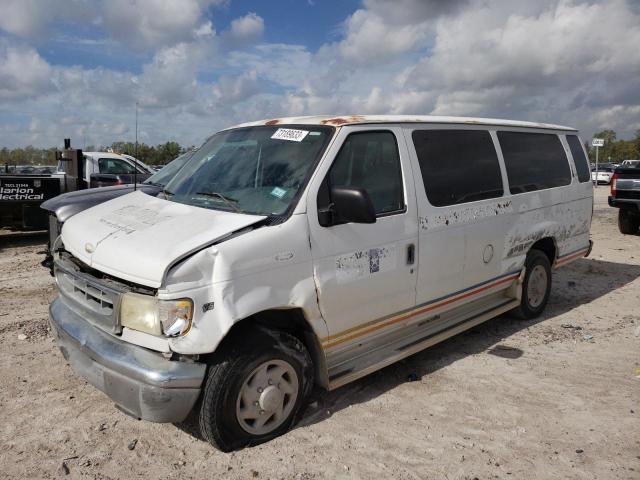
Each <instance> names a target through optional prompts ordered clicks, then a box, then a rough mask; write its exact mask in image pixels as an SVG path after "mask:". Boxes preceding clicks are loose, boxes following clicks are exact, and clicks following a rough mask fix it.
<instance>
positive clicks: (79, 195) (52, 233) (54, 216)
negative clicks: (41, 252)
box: [40, 151, 193, 274]
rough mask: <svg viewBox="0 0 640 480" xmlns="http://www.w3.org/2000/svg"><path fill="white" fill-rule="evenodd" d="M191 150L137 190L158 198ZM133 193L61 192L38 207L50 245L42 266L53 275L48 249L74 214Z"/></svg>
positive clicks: (120, 188)
mask: <svg viewBox="0 0 640 480" xmlns="http://www.w3.org/2000/svg"><path fill="white" fill-rule="evenodd" d="M192 154H193V152H192V151H189V152H187V153H184V154H182V155H180V156H179V157H178V158H176V159H175V160H173V161H172V162H170V163H169V164H167V165H166V166H165V167H164V168H162V169H161V170H159V171H158V172H156V173H154V174H153V175H151V176H150V177H149V178H147V179H146V180H145V181H144V182H142V183H141V184H139V185H138V186H137V190H138V191H140V192H142V193H145V194H147V195H152V196H154V195H157V194H158V193H160V192H161V191H162V189H163V188H164V187H165V185H166V184H167V183H168V182H169V181H170V180H171V179H172V178H173V177H174V176H175V174H176V173H177V172H178V171H179V170H180V169H181V168H182V166H183V165H184V164H185V163H186V161H187V160H188V159H189V157H190V156H191V155H192ZM133 191H134V185H133V184H128V185H115V186H111V187H101V188H89V189H86V190H78V191H75V192H69V193H63V194H62V195H58V196H56V197H54V198H51V199H50V200H47V201H45V202H44V203H42V205H41V206H40V207H41V208H42V209H43V210H44V211H45V212H47V214H48V216H49V222H48V229H49V243H48V246H47V250H46V258H45V260H44V261H43V262H42V265H43V266H45V267H47V268H49V269H51V274H53V257H52V256H51V246H52V245H53V244H54V242H55V240H56V239H57V238H58V236H59V235H60V231H61V230H62V225H63V224H64V222H66V221H67V220H68V219H69V218H71V217H72V216H73V215H75V214H77V213H79V212H82V211H83V210H86V209H87V208H91V207H94V206H95V205H98V204H100V203H103V202H106V201H108V200H112V199H114V198H117V197H121V196H123V195H126V194H128V193H131V192H133Z"/></svg>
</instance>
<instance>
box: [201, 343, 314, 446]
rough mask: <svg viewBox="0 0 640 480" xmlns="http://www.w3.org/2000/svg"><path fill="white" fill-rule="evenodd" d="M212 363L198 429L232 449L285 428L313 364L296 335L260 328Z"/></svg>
mask: <svg viewBox="0 0 640 480" xmlns="http://www.w3.org/2000/svg"><path fill="white" fill-rule="evenodd" d="M243 343H244V344H245V345H244V346H238V347H237V348H232V349H229V353H228V354H227V355H225V358H224V359H222V360H221V361H219V362H217V363H215V364H213V365H211V366H210V367H209V372H208V375H207V379H206V384H205V387H204V392H203V395H202V402H201V406H200V412H199V424H200V432H201V433H202V436H203V437H204V438H205V439H207V440H208V441H209V442H210V443H211V444H212V445H213V446H215V447H217V448H218V449H220V450H222V451H224V452H229V451H231V450H236V449H239V448H242V447H245V446H250V445H256V444H259V443H263V442H266V441H268V440H270V439H272V438H275V437H277V436H279V435H282V434H283V433H285V432H286V431H287V430H288V429H289V428H290V427H291V425H293V423H294V422H295V421H296V420H297V418H298V416H299V413H300V412H301V410H302V407H303V406H304V402H305V400H306V398H307V396H308V394H309V392H310V390H311V387H312V385H313V365H312V362H311V358H310V356H309V353H308V352H307V349H306V348H305V346H304V345H303V344H302V342H300V340H298V339H297V338H295V337H294V336H292V335H289V334H286V333H283V332H276V331H259V332H258V333H257V334H256V335H255V337H254V338H252V339H245V342H243Z"/></svg>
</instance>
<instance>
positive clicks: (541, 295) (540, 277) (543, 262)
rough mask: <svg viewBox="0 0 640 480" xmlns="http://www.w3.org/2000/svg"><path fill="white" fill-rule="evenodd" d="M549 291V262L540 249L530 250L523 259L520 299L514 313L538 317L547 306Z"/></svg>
mask: <svg viewBox="0 0 640 480" xmlns="http://www.w3.org/2000/svg"><path fill="white" fill-rule="evenodd" d="M550 292H551V264H550V263H549V259H548V258H547V256H546V255H545V254H544V252H541V251H540V250H531V251H530V252H529V253H528V254H527V259H526V260H525V274H524V281H523V283H522V300H521V302H520V306H519V307H518V308H516V309H515V310H514V313H515V314H516V315H517V316H518V317H520V318H523V319H531V318H536V317H538V316H539V315H540V314H541V313H542V312H543V310H544V308H545V307H546V306H547V302H548V301H549V293H550Z"/></svg>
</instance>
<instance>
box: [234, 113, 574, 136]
mask: <svg viewBox="0 0 640 480" xmlns="http://www.w3.org/2000/svg"><path fill="white" fill-rule="evenodd" d="M368 123H451V124H459V125H460V124H465V125H488V126H501V127H520V128H543V129H548V130H563V131H570V132H576V131H577V129H575V128H573V127H565V126H562V125H553V124H549V123H537V122H522V121H519V120H503V119H498V118H474V117H441V116H435V115H338V116H335V115H324V116H309V117H283V118H272V119H266V120H259V121H257V122H248V123H242V124H240V125H236V126H234V127H231V128H238V127H254V126H259V125H279V124H285V125H286V124H289V125H291V124H298V125H333V126H341V125H359V124H368Z"/></svg>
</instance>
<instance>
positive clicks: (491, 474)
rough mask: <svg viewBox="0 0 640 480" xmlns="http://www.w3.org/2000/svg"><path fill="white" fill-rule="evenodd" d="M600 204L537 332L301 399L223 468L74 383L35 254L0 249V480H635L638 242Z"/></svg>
mask: <svg viewBox="0 0 640 480" xmlns="http://www.w3.org/2000/svg"><path fill="white" fill-rule="evenodd" d="M607 190H608V189H606V188H598V189H597V194H596V205H595V214H594V223H593V229H592V238H593V240H594V241H595V248H594V251H593V253H592V255H591V257H590V258H587V259H580V260H579V261H577V262H574V263H573V264H571V265H570V266H568V267H565V268H564V269H560V270H558V271H556V272H555V273H554V279H553V280H554V286H553V290H552V296H551V301H550V304H549V307H548V309H547V311H546V314H545V315H544V316H543V317H542V318H540V319H537V320H535V321H521V320H516V319H513V318H511V317H509V316H502V317H500V318H496V319H494V320H491V321H489V322H487V323H486V324H484V325H481V326H479V327H476V328H474V329H473V330H471V331H469V332H467V333H465V334H462V335H459V336H458V337H456V338H453V339H451V340H449V341H447V342H445V343H443V344H441V345H439V346H436V347H435V348H432V349H430V350H427V351H425V352H422V353H420V354H417V355H415V356H413V357H411V358H409V359H407V360H405V361H403V362H401V363H398V364H396V365H393V366H391V367H388V368H386V369H384V370H382V371H380V372H377V373H376V374H373V375H371V376H369V377H368V378H364V379H362V380H360V381H358V382H356V383H354V384H351V385H349V386H346V387H343V388H341V389H339V390H337V391H335V392H332V393H323V392H317V393H316V394H315V395H314V397H315V398H314V402H313V403H312V404H311V405H310V407H309V408H308V409H307V412H306V415H305V418H304V419H303V421H302V423H301V424H300V425H298V426H297V427H296V428H295V429H294V430H293V431H291V432H290V433H288V434H287V435H285V436H284V437H282V438H279V439H277V440H275V441H272V442H270V443H268V444H266V445H262V446H259V447H255V448H250V449H245V450H243V451H240V452H236V453H234V454H223V453H220V452H218V451H216V450H214V449H213V448H211V447H210V446H209V445H208V444H207V443H205V442H204V441H202V440H200V439H199V438H197V437H195V436H193V435H191V434H189V433H188V431H189V429H188V428H184V427H183V428H177V427H176V426H174V425H171V424H164V425H159V424H151V423H143V422H139V421H136V420H134V419H131V418H129V417H127V416H125V415H124V414H122V413H120V412H119V411H118V410H116V409H115V408H114V406H113V404H112V403H111V402H110V401H109V400H108V399H107V398H106V397H105V396H104V395H103V394H102V393H100V392H99V391H97V390H96V389H94V388H93V387H91V386H90V385H87V384H86V383H85V382H84V381H82V380H81V379H79V378H78V377H76V376H75V375H74V374H73V373H72V371H71V369H70V368H69V367H68V366H67V365H66V363H65V361H64V359H63V358H62V355H61V354H60V353H59V351H58V350H57V347H56V346H55V343H54V342H53V340H52V339H51V337H50V336H49V334H48V328H47V307H48V303H49V301H50V300H51V299H52V298H53V297H54V296H55V286H54V282H53V280H52V278H51V277H50V276H49V274H48V272H47V271H46V270H45V269H43V268H42V267H40V265H39V261H40V260H41V255H40V254H39V253H38V252H39V251H41V250H42V249H43V247H44V242H45V240H46V239H45V238H44V237H42V236H35V237H27V238H15V237H12V238H6V237H4V238H0V271H2V275H1V276H0V342H1V345H2V352H3V355H2V356H0V477H2V478H57V477H65V478H95V479H109V478H208V479H213V478H232V479H233V478H259V479H266V478H272V479H277V478H285V479H289V478H292V479H316V478H328V479H335V478H362V479H368V478H400V479H413V478H434V479H474V478H478V479H498V478H499V479H511V478H518V479H532V478H544V479H547V478H563V479H573V478H588V479H591V478H593V479H596V478H597V479H604V478H611V479H636V480H637V479H640V370H639V369H640V278H639V277H640V236H623V235H621V234H619V233H618V230H617V227H616V223H615V218H616V217H615V215H616V214H617V210H615V209H611V208H609V207H608V206H607V203H606V195H607ZM590 337H592V338H591V339H590ZM414 375H415V376H417V381H409V379H411V378H415V377H414ZM134 440H135V441H137V443H136V442H134V443H135V447H134V448H133V449H129V448H128V446H129V445H130V444H131V443H132V442H133V441H134ZM131 446H133V445H131ZM63 463H64V467H63Z"/></svg>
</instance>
